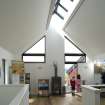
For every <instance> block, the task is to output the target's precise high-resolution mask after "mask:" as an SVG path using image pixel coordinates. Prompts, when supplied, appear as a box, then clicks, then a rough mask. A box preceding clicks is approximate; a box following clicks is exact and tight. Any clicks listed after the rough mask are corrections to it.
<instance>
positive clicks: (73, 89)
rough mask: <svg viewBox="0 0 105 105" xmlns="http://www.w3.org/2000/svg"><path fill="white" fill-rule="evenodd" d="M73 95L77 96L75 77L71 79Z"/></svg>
mask: <svg viewBox="0 0 105 105" xmlns="http://www.w3.org/2000/svg"><path fill="white" fill-rule="evenodd" d="M70 84H71V92H72V96H75V77H74V76H73V77H72V79H71V80H70Z"/></svg>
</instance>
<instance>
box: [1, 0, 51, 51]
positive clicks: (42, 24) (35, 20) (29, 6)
mask: <svg viewBox="0 0 105 105" xmlns="http://www.w3.org/2000/svg"><path fill="white" fill-rule="evenodd" d="M50 3H51V0H0V46H3V47H4V48H6V49H8V50H9V51H11V52H12V53H17V52H22V51H23V49H24V48H26V46H30V45H31V44H33V43H34V41H35V38H36V37H37V36H40V35H43V34H44V33H45V32H46V24H47V18H48V14H49V8H50Z"/></svg>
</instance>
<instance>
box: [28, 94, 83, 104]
mask: <svg viewBox="0 0 105 105" xmlns="http://www.w3.org/2000/svg"><path fill="white" fill-rule="evenodd" d="M29 102H30V105H82V104H81V98H80V97H78V96H71V95H70V94H67V95H66V96H65V97H64V96H50V97H34V98H30V100H29Z"/></svg>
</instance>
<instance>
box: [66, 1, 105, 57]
mask: <svg viewBox="0 0 105 105" xmlns="http://www.w3.org/2000/svg"><path fill="white" fill-rule="evenodd" d="M65 31H66V32H67V33H69V36H70V37H71V39H72V40H73V41H74V42H75V43H76V44H77V45H78V46H79V47H80V48H81V49H82V50H83V51H84V52H86V53H87V54H88V55H89V56H90V57H96V56H98V55H101V54H104V53H105V0H85V1H84V3H83V4H82V6H81V7H80V8H79V10H78V11H77V13H76V14H75V16H74V17H73V18H72V19H71V21H69V23H68V24H67V25H66V27H65Z"/></svg>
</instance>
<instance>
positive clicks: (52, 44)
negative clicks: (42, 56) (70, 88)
mask: <svg viewBox="0 0 105 105" xmlns="http://www.w3.org/2000/svg"><path fill="white" fill-rule="evenodd" d="M54 61H55V62H57V65H58V76H61V77H62V86H63V85H64V39H63V37H62V36H60V35H59V34H58V33H57V32H56V31H55V30H54V29H53V28H51V27H50V28H49V29H48V32H47V35H46V63H37V64H36V63H26V64H25V70H26V72H29V73H31V88H32V90H33V89H34V88H35V87H37V82H38V79H49V80H50V82H51V77H52V76H54V67H53V62H54ZM50 84H51V83H50ZM50 84H49V85H50Z"/></svg>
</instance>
